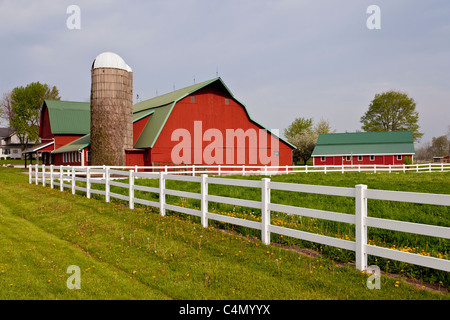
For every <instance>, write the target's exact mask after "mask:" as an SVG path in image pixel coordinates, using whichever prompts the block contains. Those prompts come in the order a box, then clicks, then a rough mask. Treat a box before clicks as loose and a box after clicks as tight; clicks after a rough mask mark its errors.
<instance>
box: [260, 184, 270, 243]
mask: <svg viewBox="0 0 450 320" xmlns="http://www.w3.org/2000/svg"><path fill="white" fill-rule="evenodd" d="M261 182H262V185H261V202H262V206H261V224H262V226H261V241H262V242H263V243H264V244H270V229H269V227H270V210H269V203H270V187H269V182H270V179H269V178H263V179H262V180H261Z"/></svg>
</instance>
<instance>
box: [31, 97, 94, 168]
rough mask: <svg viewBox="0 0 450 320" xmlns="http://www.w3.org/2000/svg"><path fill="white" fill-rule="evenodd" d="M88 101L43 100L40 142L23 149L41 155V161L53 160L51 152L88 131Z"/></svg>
mask: <svg viewBox="0 0 450 320" xmlns="http://www.w3.org/2000/svg"><path fill="white" fill-rule="evenodd" d="M89 128H90V104H89V102H72V101H59V100H45V101H44V104H43V106H42V109H41V117H40V127H39V137H40V138H41V144H39V145H37V146H34V147H31V148H29V149H27V150H25V153H27V154H29V158H30V159H31V154H33V153H35V154H37V155H39V156H40V157H42V159H43V163H45V164H51V163H53V162H54V160H53V159H52V153H53V151H54V150H57V149H59V148H60V147H63V146H65V145H67V144H69V143H71V142H72V141H74V140H76V139H78V138H81V137H83V136H85V135H86V134H88V133H89Z"/></svg>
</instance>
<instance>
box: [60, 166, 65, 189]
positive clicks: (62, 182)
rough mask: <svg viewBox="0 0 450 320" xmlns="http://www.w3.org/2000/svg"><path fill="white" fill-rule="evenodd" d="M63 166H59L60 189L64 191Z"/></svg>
mask: <svg viewBox="0 0 450 320" xmlns="http://www.w3.org/2000/svg"><path fill="white" fill-rule="evenodd" d="M63 173H64V171H63V166H59V191H64V186H63V184H64V179H63Z"/></svg>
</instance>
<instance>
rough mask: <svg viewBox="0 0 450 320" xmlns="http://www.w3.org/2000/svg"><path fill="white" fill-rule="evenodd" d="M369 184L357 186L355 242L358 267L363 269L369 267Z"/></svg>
mask: <svg viewBox="0 0 450 320" xmlns="http://www.w3.org/2000/svg"><path fill="white" fill-rule="evenodd" d="M366 190H367V186H366V185H364V184H358V185H356V186H355V228H356V230H355V243H356V250H355V253H356V269H358V270H360V271H363V270H365V269H366V268H367V253H366V245H367V224H366V217H367V198H366Z"/></svg>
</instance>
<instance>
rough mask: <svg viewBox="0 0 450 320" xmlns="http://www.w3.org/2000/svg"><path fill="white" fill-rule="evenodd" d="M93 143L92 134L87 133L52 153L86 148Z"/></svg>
mask: <svg viewBox="0 0 450 320" xmlns="http://www.w3.org/2000/svg"><path fill="white" fill-rule="evenodd" d="M90 143H91V135H90V134H87V135H85V136H82V137H81V138H78V139H77V140H74V141H72V142H71V143H68V144H66V145H64V146H62V147H61V148H58V149H56V150H55V151H53V152H52V153H62V152H71V151H78V150H82V149H84V148H86V147H87V146H89V144H90Z"/></svg>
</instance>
